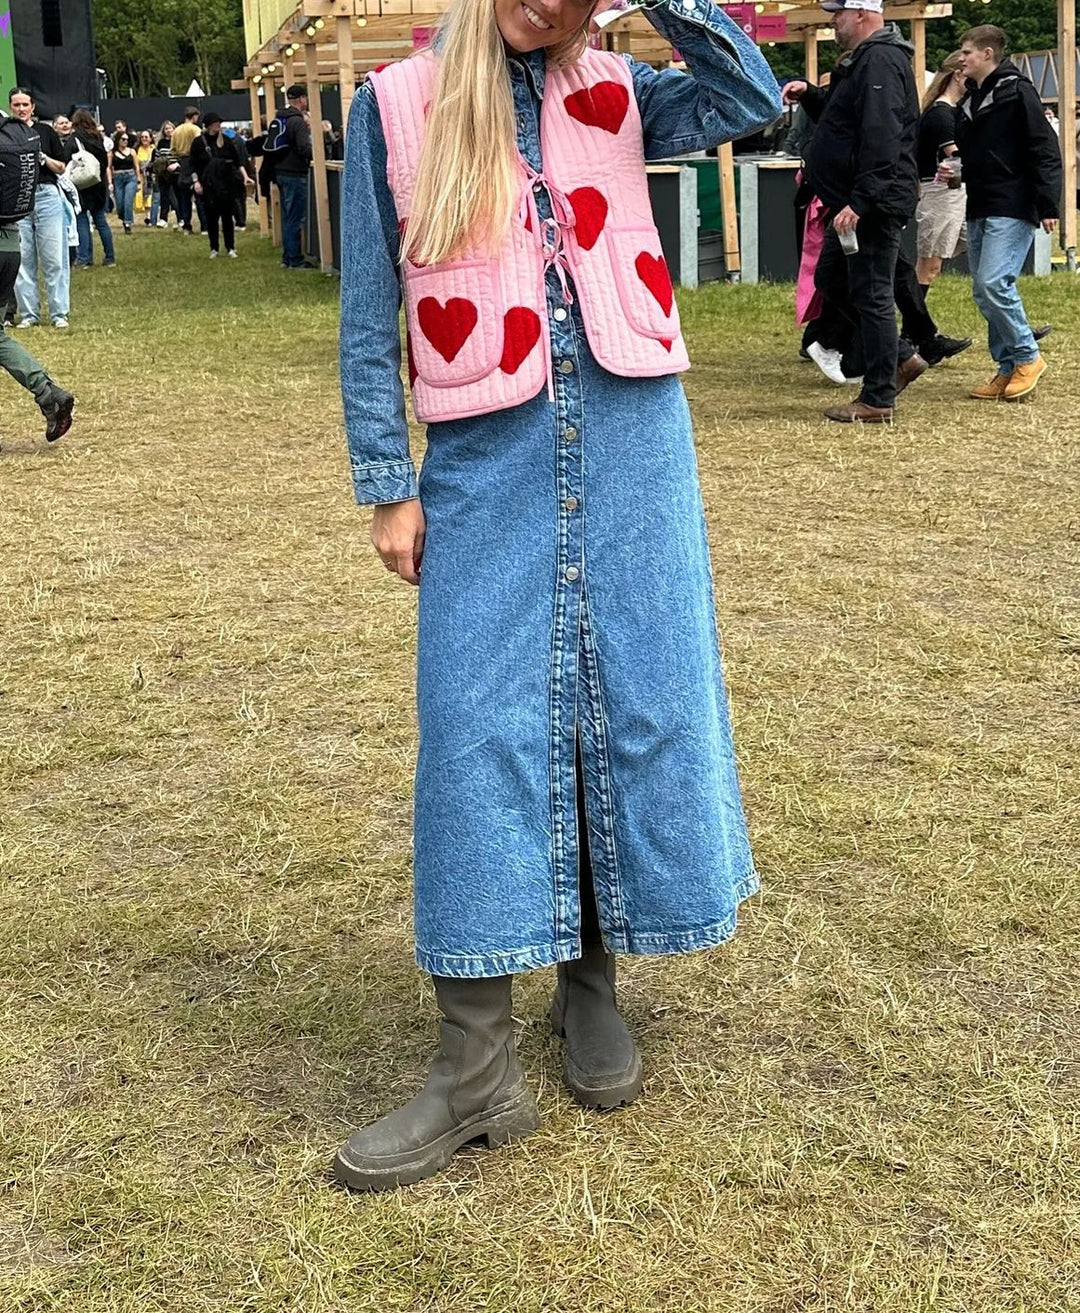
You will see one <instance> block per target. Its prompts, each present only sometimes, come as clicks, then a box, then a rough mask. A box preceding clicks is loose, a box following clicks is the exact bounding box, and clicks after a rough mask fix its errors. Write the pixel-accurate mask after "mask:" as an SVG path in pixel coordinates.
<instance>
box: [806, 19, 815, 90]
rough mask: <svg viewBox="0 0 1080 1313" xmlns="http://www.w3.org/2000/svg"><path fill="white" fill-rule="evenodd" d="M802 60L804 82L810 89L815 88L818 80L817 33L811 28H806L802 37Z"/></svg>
mask: <svg viewBox="0 0 1080 1313" xmlns="http://www.w3.org/2000/svg"><path fill="white" fill-rule="evenodd" d="M803 59H804V63H805V65H806V80H807V82H809V83H810V85H811V86H812V87H816V86H817V80H818V57H817V32H816V31H815V30H814V29H813V28H812V27H808V28H807V29H806V32H805V34H804V35H803Z"/></svg>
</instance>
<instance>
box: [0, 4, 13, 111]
mask: <svg viewBox="0 0 1080 1313" xmlns="http://www.w3.org/2000/svg"><path fill="white" fill-rule="evenodd" d="M14 85H15V39H14V37H13V36H12V35H11V10H10V9H9V8H8V0H0V105H2V107H3V108H4V109H5V110H6V109H7V98H8V92H9V91H10V90H11V88H12V87H13V86H14Z"/></svg>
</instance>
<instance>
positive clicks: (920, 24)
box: [911, 18, 926, 100]
mask: <svg viewBox="0 0 1080 1313" xmlns="http://www.w3.org/2000/svg"><path fill="white" fill-rule="evenodd" d="M911 43H912V45H913V46H914V47H915V58H914V61H913V67H914V70H915V88H916V90H917V91H918V93H919V99H920V100H922V98H923V92H924V91H925V90H926V19H925V18H913V19H912V20H911Z"/></svg>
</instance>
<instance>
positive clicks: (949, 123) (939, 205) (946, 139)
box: [915, 50, 967, 289]
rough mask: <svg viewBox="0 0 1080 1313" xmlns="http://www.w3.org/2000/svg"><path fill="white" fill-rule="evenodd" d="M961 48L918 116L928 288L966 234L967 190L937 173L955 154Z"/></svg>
mask: <svg viewBox="0 0 1080 1313" xmlns="http://www.w3.org/2000/svg"><path fill="white" fill-rule="evenodd" d="M964 86H965V78H964V73H963V70H962V69H961V66H960V52H959V50H957V51H954V52H953V54H951V55H950V56H949V57H948V59H946V60H945V62H944V63H943V64H942V66H941V71H940V72H939V73H937V74H936V76H935V77H934V80H933V81H932V82H931V83H930V85H929V87H927V89H926V95H925V96H924V97H923V102H922V118H920V120H919V140H918V147H917V158H918V164H919V207H918V209H917V210H916V211H915V218H916V221H917V223H918V226H919V228H918V231H919V237H918V252H919V260H918V264H917V266H916V273H917V274H918V278H919V282H920V284H921V285H922V286H923V288H924V289H928V288H929V287H930V284H931V283H932V282H933V281H934V279H935V278H936V277H937V276H938V274H939V273H941V266H942V263H943V262H944V261H945V260H949V259H951V258H952V256H953V255H955V254H956V250H957V247H958V246H959V245H960V243H961V240H962V238H963V234H964V220H965V213H966V207H967V192H966V191H965V190H964V186H963V183H961V184H960V185H959V186H950V185H949V183H948V182H946V181H945V179H944V178H939V177H938V168H939V166H940V165H941V164H942V163H943V161H945V160H948V159H949V158H950V157H951V156H953V155H955V154H956V107H957V105H959V104H960V100H961V98H962V97H963V94H964Z"/></svg>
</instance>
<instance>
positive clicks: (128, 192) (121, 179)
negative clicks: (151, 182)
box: [113, 169, 139, 227]
mask: <svg viewBox="0 0 1080 1313" xmlns="http://www.w3.org/2000/svg"><path fill="white" fill-rule="evenodd" d="M138 190H139V180H138V178H136V177H135V170H134V169H130V170H124V171H123V172H121V173H114V174H113V191H114V192H115V194H116V213H117V214H118V215H119V216H120V222H121V223H126V224H127V225H128V226H129V227H130V226H131V224H133V223H134V222H135V193H136V192H137V191H138Z"/></svg>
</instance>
